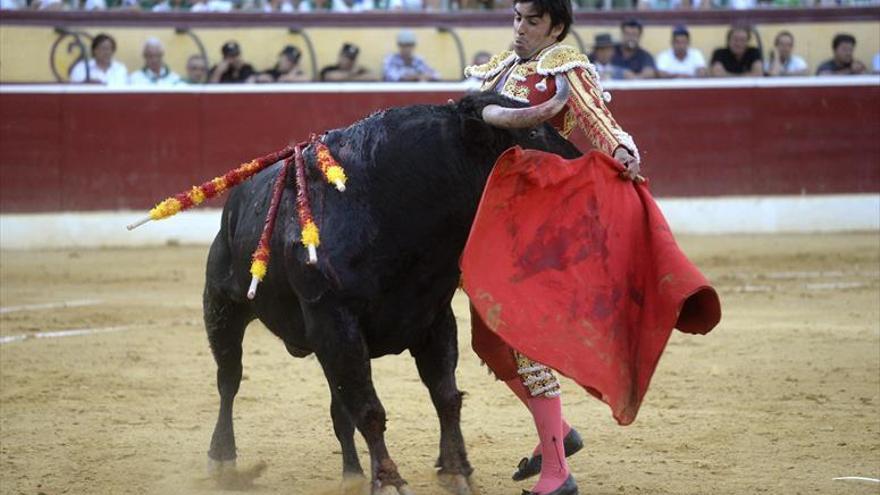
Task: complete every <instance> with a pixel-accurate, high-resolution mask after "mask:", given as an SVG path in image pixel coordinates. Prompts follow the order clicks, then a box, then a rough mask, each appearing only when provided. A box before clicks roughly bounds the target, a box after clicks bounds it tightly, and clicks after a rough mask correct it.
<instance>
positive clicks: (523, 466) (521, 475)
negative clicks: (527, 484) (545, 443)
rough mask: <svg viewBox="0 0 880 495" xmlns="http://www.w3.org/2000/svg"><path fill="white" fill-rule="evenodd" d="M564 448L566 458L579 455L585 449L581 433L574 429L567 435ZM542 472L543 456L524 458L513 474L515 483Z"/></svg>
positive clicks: (563, 441)
mask: <svg viewBox="0 0 880 495" xmlns="http://www.w3.org/2000/svg"><path fill="white" fill-rule="evenodd" d="M562 446H563V447H565V457H571V456H573V455H574V454H577V453H578V452H579V451H580V450H581V449H582V448H584V441H583V439H581V435H580V433H578V432H577V430H575V429H574V428H572V429H571V430H570V431H569V432H568V435H565V438H564V439H563V440H562ZM540 472H541V455H540V454H538V455H534V456H532V457H523V458H522V460H521V461H519V465H518V466H517V467H516V472H514V473H513V480H514V481H522V480H524V479H527V478H531V477H532V476H534V475H536V474H540Z"/></svg>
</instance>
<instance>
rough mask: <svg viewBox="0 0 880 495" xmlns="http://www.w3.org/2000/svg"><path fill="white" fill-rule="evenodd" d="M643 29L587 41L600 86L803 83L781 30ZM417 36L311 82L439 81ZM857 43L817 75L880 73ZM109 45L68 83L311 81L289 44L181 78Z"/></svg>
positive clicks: (790, 40) (477, 59) (353, 51)
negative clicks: (695, 43)
mask: <svg viewBox="0 0 880 495" xmlns="http://www.w3.org/2000/svg"><path fill="white" fill-rule="evenodd" d="M642 31H643V26H642V25H641V23H639V22H638V21H637V20H634V19H630V20H627V21H624V22H623V23H622V24H621V26H620V42H619V43H615V42H614V39H613V37H612V35H611V34H609V33H600V34H597V35H596V36H595V38H594V43H593V51H592V52H591V53H590V54H589V57H590V60H591V61H592V62H593V64H594V65H595V66H596V70H597V72H598V73H599V77H601V78H602V79H603V80H621V79H653V78H699V77H744V76H746V77H763V76H803V75H808V74H809V73H810V69H809V67H808V66H807V63H806V62H805V61H804V59H803V58H802V57H800V56H798V55H797V54H796V53H795V51H796V50H795V39H794V36H793V35H792V34H791V33H790V32H788V31H780V32H779V33H778V34H777V35H776V36H775V38H774V40H773V47H772V48H771V49H770V50H769V53H768V55H767V56H766V57H765V56H764V54H763V53H762V52H761V50H759V49H758V48H756V47H755V46H751V45H750V42H751V38H752V32H753V31H752V29H751V28H750V27H748V26H734V27H731V28H730V29H729V30H728V32H727V40H726V45H725V46H723V47H719V48H717V49H715V50H714V51H713V52H712V56H711V57H710V58H709V62H708V63H707V62H706V58H705V57H704V56H703V54H702V53H701V52H700V51H699V50H697V49H696V48H693V47H692V46H690V32H689V31H688V29H687V28H686V27H685V26H676V27H675V28H674V29H673V30H672V32H671V37H670V48H668V49H666V50H664V51H662V52H660V53H658V54H657V57H656V58H655V57H654V56H653V55H652V54H651V53H649V52H648V51H647V50H645V49H644V48H642V47H641V38H642ZM416 41H417V40H416V36H415V34H414V33H413V32H412V31H408V30H403V31H400V32H399V33H398V35H397V51H396V52H393V53H389V54H388V55H387V56H386V57H385V59H384V62H383V64H382V68H381V73H379V74H376V73H373V72H372V71H371V70H370V69H369V68H367V67H364V66H363V65H361V64H359V63H358V55H359V54H360V48H358V47H357V46H356V45H354V44H352V43H343V45H342V47H341V48H340V50H339V55H338V57H337V60H336V63H335V64H333V65H328V66H326V67H323V68H322V69H321V70H320V72H319V73H318V74H317V75H316V78H315V79H317V80H319V81H335V82H340V81H379V80H381V81H386V82H402V81H405V82H417V81H438V80H440V74H439V73H438V72H437V71H436V70H435V69H433V68H432V67H431V66H430V64H429V63H428V62H427V61H426V60H425V59H424V58H422V57H420V56H418V55H416V53H415V50H416ZM855 46H856V39H855V37H853V36H852V35H850V34H845V33H843V34H838V35H836V36H835V37H834V39H833V40H832V42H831V57H830V58H829V59H828V60H827V61H825V62H823V63H822V64H820V65H819V66H818V67H817V68H816V70H815V74H816V75H849V74H867V73H871V72H873V73H880V53H878V54H876V55H875V56H874V58H873V60H872V65H871V67H870V68H869V67H868V66H867V65H866V64H865V63H863V62H862V61H860V60H857V59H855V58H854V57H853V50H854V48H855ZM115 53H116V41H115V40H114V39H113V38H112V37H111V36H109V35H107V34H103V33H102V34H99V35H97V36H95V38H94V39H93V40H92V44H91V58H89V59H88V61H87V62H86V61H84V60H80V61H79V62H77V63H76V64H74V65H73V66H72V67H71V69H70V82H72V83H96V84H106V85H108V86H124V85H140V86H144V85H147V86H149V85H153V86H174V85H178V84H226V83H297V82H308V81H312V80H313V79H312V77H311V76H310V75H308V74H307V73H306V72H305V71H304V70H303V69H302V68H301V66H300V60H301V58H302V52H301V51H300V49H299V48H297V47H296V46H293V45H287V46H284V47H283V48H282V49H281V51H280V52H279V53H278V59H277V62H276V63H275V65H274V66H272V67H269V68H266V69H264V70H261V71H260V70H257V69H256V68H254V66H253V65H251V64H249V63H248V62H247V61H246V59H245V58H244V55H243V54H242V50H241V47H240V46H239V44H238V43H237V42H235V41H232V40H231V41H227V42H226V43H224V44H223V46H222V47H221V48H220V54H221V59H220V61H219V62H218V63H217V64H216V65H214V66H213V67H210V68H209V67H208V61H207V60H205V58H204V57H202V56H201V55H192V56H190V57H189V59H188V60H187V63H186V74H185V76H183V77H181V76H180V75H178V74H176V73H174V72H173V71H171V70H170V69H169V68H168V66H167V65H166V64H165V63H164V56H165V48H164V47H163V45H162V42H161V41H159V40H158V39H156V38H149V39H147V40H146V42H145V43H144V45H143V52H142V55H143V59H144V63H143V67H141V68H140V69H138V70H135V71H133V72H129V71H128V70H127V68H126V67H125V65H123V64H122V63H120V62H119V61H117V60H115V59H114V58H113V57H114V54H115ZM489 58H490V54H489V53H488V52H485V51H480V52H478V53H477V54H476V55H475V56H474V60H473V63H474V64H480V63H486V62H487V61H488V60H489Z"/></svg>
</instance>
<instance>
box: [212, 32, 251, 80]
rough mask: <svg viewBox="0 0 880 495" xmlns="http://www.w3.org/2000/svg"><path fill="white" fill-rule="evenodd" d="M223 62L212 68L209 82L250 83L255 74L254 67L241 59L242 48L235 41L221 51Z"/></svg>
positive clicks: (225, 45) (228, 43)
mask: <svg viewBox="0 0 880 495" xmlns="http://www.w3.org/2000/svg"><path fill="white" fill-rule="evenodd" d="M220 52H221V53H222V54H223V60H221V61H220V63H219V64H217V65H215V66H214V67H212V68H211V72H210V74H209V76H208V81H209V82H211V83H215V84H216V83H243V82H249V80H250V79H251V76H253V75H254V74H255V72H256V71H254V68H253V66H251V64H249V63H246V62H245V61H244V59H242V58H241V47H240V46H238V43H236V42H235V41H227V42H226V43H224V44H223V48H221V49H220Z"/></svg>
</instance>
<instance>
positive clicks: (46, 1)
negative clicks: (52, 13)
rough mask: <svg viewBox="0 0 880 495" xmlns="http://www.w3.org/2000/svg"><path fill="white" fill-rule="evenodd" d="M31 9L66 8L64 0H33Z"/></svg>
mask: <svg viewBox="0 0 880 495" xmlns="http://www.w3.org/2000/svg"><path fill="white" fill-rule="evenodd" d="M31 10H64V2H63V1H62V0H33V2H32V3H31Z"/></svg>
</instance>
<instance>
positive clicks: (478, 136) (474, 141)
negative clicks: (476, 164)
mask: <svg viewBox="0 0 880 495" xmlns="http://www.w3.org/2000/svg"><path fill="white" fill-rule="evenodd" d="M495 132H496V131H494V130H493V129H492V126H490V125H489V124H487V123H486V122H484V121H483V119H480V118H477V117H465V118H463V119H461V135H462V137H463V138H464V142H465V144H466V145H468V146H475V147H479V146H483V147H485V146H488V145H490V144H492V142H493V141H494V140H495Z"/></svg>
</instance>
